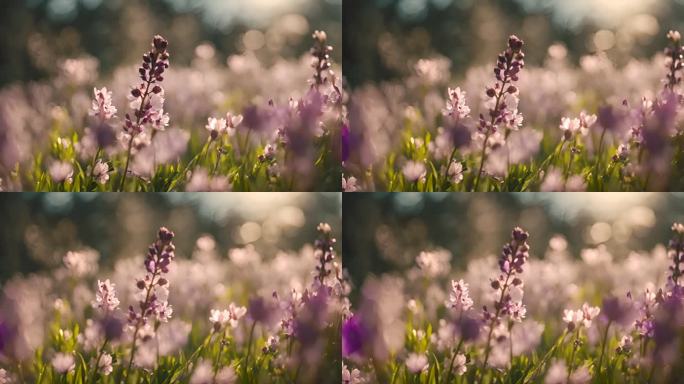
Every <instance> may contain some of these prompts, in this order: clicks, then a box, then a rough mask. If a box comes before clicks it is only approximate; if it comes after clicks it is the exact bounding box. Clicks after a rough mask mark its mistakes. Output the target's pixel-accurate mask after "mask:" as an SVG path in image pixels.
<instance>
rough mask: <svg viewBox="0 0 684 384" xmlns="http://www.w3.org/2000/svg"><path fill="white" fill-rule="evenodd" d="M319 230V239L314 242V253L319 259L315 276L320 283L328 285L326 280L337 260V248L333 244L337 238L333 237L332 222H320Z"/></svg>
mask: <svg viewBox="0 0 684 384" xmlns="http://www.w3.org/2000/svg"><path fill="white" fill-rule="evenodd" d="M316 229H317V230H318V234H319V236H318V239H316V242H315V243H314V247H315V251H314V255H315V257H316V259H317V260H318V265H316V272H315V278H316V281H317V282H318V283H319V284H320V285H326V284H325V280H326V278H327V277H328V276H330V275H331V274H332V272H333V268H332V267H333V261H334V260H335V250H334V249H333V246H334V245H335V243H336V242H337V240H336V239H335V238H334V237H332V228H331V227H330V224H327V223H320V224H318V227H317V228H316Z"/></svg>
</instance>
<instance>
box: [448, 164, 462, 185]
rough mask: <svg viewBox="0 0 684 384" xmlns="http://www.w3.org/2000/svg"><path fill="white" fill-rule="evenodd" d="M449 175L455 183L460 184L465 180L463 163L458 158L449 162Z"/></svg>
mask: <svg viewBox="0 0 684 384" xmlns="http://www.w3.org/2000/svg"><path fill="white" fill-rule="evenodd" d="M447 175H448V176H449V180H451V182H452V183H453V184H458V183H460V182H461V181H463V163H461V162H459V161H456V160H454V161H452V162H451V164H449V169H448V170H447Z"/></svg>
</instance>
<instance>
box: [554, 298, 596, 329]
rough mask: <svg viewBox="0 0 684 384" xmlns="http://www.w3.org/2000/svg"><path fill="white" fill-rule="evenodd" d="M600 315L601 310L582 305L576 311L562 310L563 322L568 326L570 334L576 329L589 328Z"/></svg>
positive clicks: (585, 304)
mask: <svg viewBox="0 0 684 384" xmlns="http://www.w3.org/2000/svg"><path fill="white" fill-rule="evenodd" d="M599 313H601V308H599V307H591V306H589V304H587V303H584V304H582V308H580V309H578V310H572V309H565V310H563V321H564V322H565V323H567V324H568V331H570V332H572V331H574V330H575V328H576V327H584V328H591V322H592V321H593V320H594V319H596V317H597V316H598V315H599Z"/></svg>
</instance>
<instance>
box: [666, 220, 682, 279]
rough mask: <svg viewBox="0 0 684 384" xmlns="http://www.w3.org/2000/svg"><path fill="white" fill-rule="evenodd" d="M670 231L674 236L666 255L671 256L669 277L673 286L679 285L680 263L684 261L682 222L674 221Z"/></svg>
mask: <svg viewBox="0 0 684 384" xmlns="http://www.w3.org/2000/svg"><path fill="white" fill-rule="evenodd" d="M672 232H674V234H675V236H674V237H673V238H672V239H671V240H670V244H669V251H668V256H669V257H670V258H672V265H671V266H670V272H671V275H670V279H671V280H672V284H673V285H674V286H675V287H678V286H679V277H680V276H682V263H684V224H681V223H674V224H673V225H672Z"/></svg>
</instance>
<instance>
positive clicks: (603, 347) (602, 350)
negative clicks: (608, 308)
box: [596, 321, 611, 374]
mask: <svg viewBox="0 0 684 384" xmlns="http://www.w3.org/2000/svg"><path fill="white" fill-rule="evenodd" d="M610 324H611V322H610V321H609V322H608V324H607V325H606V330H605V331H604V332H603V345H602V346H601V356H600V357H599V362H598V368H597V369H596V374H600V373H601V365H602V364H603V355H604V353H605V352H606V344H607V343H608V330H609V329H610Z"/></svg>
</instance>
